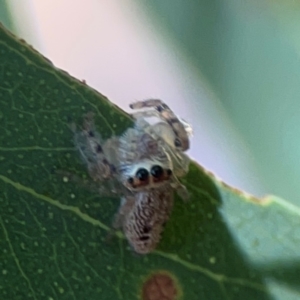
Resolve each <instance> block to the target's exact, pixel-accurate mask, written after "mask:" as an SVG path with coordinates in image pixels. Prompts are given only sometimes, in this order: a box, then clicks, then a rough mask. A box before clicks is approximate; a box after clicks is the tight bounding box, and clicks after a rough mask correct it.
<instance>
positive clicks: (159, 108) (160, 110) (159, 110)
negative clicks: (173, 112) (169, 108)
mask: <svg viewBox="0 0 300 300" xmlns="http://www.w3.org/2000/svg"><path fill="white" fill-rule="evenodd" d="M156 109H157V111H158V112H162V111H163V110H164V109H163V107H162V106H161V105H159V106H157V107H156Z"/></svg>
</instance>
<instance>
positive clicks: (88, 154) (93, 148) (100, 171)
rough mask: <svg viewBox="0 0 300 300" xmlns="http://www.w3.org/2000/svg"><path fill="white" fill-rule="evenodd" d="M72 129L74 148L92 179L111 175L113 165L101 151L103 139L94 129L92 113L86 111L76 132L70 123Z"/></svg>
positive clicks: (112, 174) (102, 178)
mask: <svg viewBox="0 0 300 300" xmlns="http://www.w3.org/2000/svg"><path fill="white" fill-rule="evenodd" d="M72 130H73V132H74V142H75V145H76V148H77V149H78V150H79V153H80V156H81V157H82V159H83V161H84V162H85V163H86V165H87V168H88V172H89V174H90V176H91V177H92V178H93V180H95V181H102V180H106V179H109V178H111V177H113V176H114V172H115V166H114V165H113V164H111V163H110V162H109V161H108V159H107V158H106V156H105V154H104V152H103V148H102V145H103V140H102V138H101V136H100V134H99V133H98V132H97V131H96V129H95V125H94V120H93V113H87V114H86V115H85V116H84V122H83V126H82V130H81V131H79V132H76V127H75V126H74V125H72Z"/></svg>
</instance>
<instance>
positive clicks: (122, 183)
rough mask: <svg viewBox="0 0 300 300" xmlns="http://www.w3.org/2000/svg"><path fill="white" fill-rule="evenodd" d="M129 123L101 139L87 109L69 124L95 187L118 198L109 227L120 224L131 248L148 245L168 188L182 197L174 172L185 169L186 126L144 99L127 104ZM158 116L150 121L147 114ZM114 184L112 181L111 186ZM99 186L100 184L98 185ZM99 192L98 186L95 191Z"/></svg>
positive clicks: (165, 213)
mask: <svg viewBox="0 0 300 300" xmlns="http://www.w3.org/2000/svg"><path fill="white" fill-rule="evenodd" d="M130 107H131V108H132V109H135V110H138V109H139V110H140V111H137V112H135V113H133V114H132V116H133V117H134V119H135V126H134V128H129V129H128V130H127V131H126V132H125V133H124V134H123V135H122V136H120V137H112V138H110V139H108V140H106V141H103V140H102V139H101V136H100V135H99V133H98V132H97V131H96V129H95V125H94V121H93V114H92V113H88V114H86V115H85V118H84V122H83V126H82V128H81V130H80V131H76V126H75V125H74V124H73V125H72V130H73V131H74V135H75V137H74V140H75V145H76V147H77V149H78V150H79V153H80V155H81V157H82V159H83V161H84V162H85V163H86V165H87V168H88V172H89V174H90V176H91V177H92V179H93V180H94V181H95V182H97V183H99V186H100V185H101V184H102V183H103V182H104V181H108V182H110V183H112V184H111V185H109V187H108V189H110V191H106V192H108V193H109V192H112V193H116V194H118V195H119V196H121V197H122V201H121V206H120V208H119V211H118V213H117V215H116V217H115V222H114V228H115V229H117V228H122V229H123V232H124V234H125V236H126V237H127V239H128V241H129V244H130V245H131V247H132V248H133V249H134V251H135V252H137V253H140V254H146V253H149V252H151V251H152V250H154V249H155V248H156V246H157V244H158V242H159V240H160V236H161V233H162V231H163V226H164V224H165V223H166V222H167V220H168V218H169V216H170V213H171V210H172V207H173V191H174V189H175V190H176V191H177V192H178V193H179V195H180V196H181V197H182V198H183V199H184V200H185V199H187V198H188V192H187V190H186V188H185V186H184V185H182V184H181V183H180V182H179V180H178V179H177V177H181V176H183V175H185V174H186V173H187V171H188V165H189V159H188V157H187V156H186V155H185V153H184V151H186V150H187V149H188V148H189V136H190V134H191V127H190V125H189V124H187V123H186V122H185V121H183V120H181V119H180V118H178V117H177V116H176V115H175V114H174V113H173V111H172V110H171V109H170V108H169V107H168V106H167V105H166V104H165V103H163V102H162V101H161V100H158V99H149V100H146V101H140V102H136V103H133V104H131V105H130ZM150 117H155V118H156V119H158V121H157V122H156V123H154V124H151V123H150V122H149V121H147V118H150ZM116 184H117V186H116ZM100 190H101V189H100ZM101 191H103V189H102V190H101Z"/></svg>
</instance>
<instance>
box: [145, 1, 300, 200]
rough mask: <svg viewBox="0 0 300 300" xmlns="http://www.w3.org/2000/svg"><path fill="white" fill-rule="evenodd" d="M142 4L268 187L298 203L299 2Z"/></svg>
mask: <svg viewBox="0 0 300 300" xmlns="http://www.w3.org/2000/svg"><path fill="white" fill-rule="evenodd" d="M144 7H145V9H146V10H147V11H152V13H153V15H154V19H155V22H156V23H157V24H159V25H160V26H163V27H164V28H165V29H166V30H167V32H168V33H169V35H170V36H172V38H173V39H174V40H175V41H176V42H177V44H178V45H179V46H180V47H181V49H182V51H183V52H184V53H185V55H186V56H187V57H188V58H189V59H190V61H191V62H192V63H193V64H194V65H195V66H197V69H198V70H199V72H202V74H204V76H205V77H206V79H207V80H208V81H209V83H210V85H211V86H212V88H213V90H214V91H215V92H216V94H217V95H218V98H219V99H220V100H221V101H222V103H223V105H224V107H225V108H226V110H227V112H228V114H229V115H230V117H231V119H232V120H233V122H234V123H235V125H236V127H237V128H238V130H239V131H240V132H241V133H242V135H243V137H244V139H245V140H246V142H247V144H248V147H249V149H250V150H251V152H252V153H253V154H254V156H255V158H256V161H257V162H258V169H259V171H260V173H261V174H262V177H263V178H264V179H265V182H266V183H267V185H268V186H269V191H270V192H271V193H275V194H278V195H280V196H284V197H285V198H288V199H290V200H292V201H293V202H294V203H297V204H300V197H299V194H300V184H299V177H300V159H299V156H300V84H299V82H300V57H299V54H300V51H299V50H300V47H299V45H300V35H299V32H300V6H299V4H297V2H295V1H267V0H265V1H257V0H251V1H250V0H246V1H236V0H229V1H226V2H224V1H219V0H213V1H211V0H203V1H198V0H187V1H185V0H176V1H173V0H172V1H171V0H169V1H167V0H166V1H159V0H153V1H144ZM158 27H159V26H158Z"/></svg>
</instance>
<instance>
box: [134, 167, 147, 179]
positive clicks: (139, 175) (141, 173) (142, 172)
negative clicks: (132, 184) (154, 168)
mask: <svg viewBox="0 0 300 300" xmlns="http://www.w3.org/2000/svg"><path fill="white" fill-rule="evenodd" d="M136 177H137V178H138V179H139V180H140V181H146V180H147V179H148V177H149V172H148V171H147V170H146V169H144V168H143V169H138V170H137V172H136Z"/></svg>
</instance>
